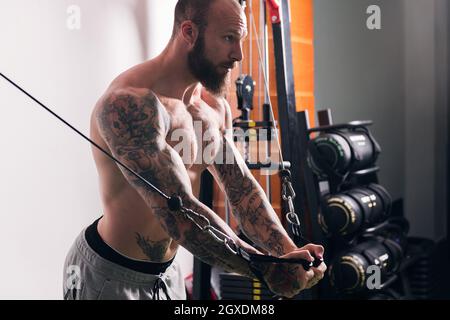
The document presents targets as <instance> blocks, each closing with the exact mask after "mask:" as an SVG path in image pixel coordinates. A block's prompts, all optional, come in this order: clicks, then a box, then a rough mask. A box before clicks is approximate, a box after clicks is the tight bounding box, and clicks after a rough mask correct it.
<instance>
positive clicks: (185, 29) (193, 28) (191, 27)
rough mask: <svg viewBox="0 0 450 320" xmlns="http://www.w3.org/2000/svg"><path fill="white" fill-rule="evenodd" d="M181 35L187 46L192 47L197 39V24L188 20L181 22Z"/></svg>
mask: <svg viewBox="0 0 450 320" xmlns="http://www.w3.org/2000/svg"><path fill="white" fill-rule="evenodd" d="M180 30H181V36H182V38H183V40H184V41H185V43H186V44H187V46H188V47H189V49H191V48H192V47H194V45H195V42H196V41H197V38H198V27H197V25H196V24H195V23H194V22H192V21H190V20H187V21H184V22H183V23H181V28H180Z"/></svg>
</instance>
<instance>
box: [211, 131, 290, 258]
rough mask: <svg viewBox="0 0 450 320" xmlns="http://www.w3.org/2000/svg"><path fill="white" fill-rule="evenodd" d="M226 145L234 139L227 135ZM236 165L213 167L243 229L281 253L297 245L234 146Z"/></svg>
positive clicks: (262, 243)
mask: <svg viewBox="0 0 450 320" xmlns="http://www.w3.org/2000/svg"><path fill="white" fill-rule="evenodd" d="M223 143H224V144H225V145H226V144H228V145H230V144H231V143H232V142H230V141H228V139H227V138H224V142H223ZM226 149H231V150H233V155H234V157H235V158H234V161H233V164H221V163H216V164H215V165H214V169H215V172H216V176H217V178H218V180H219V183H220V184H221V185H222V187H223V189H224V191H225V193H226V194H227V196H228V200H229V201H230V204H231V207H232V210H233V213H234V215H235V217H236V218H237V220H238V222H239V226H240V228H241V230H242V231H243V232H244V233H245V235H246V236H247V237H248V238H249V239H250V240H252V241H253V242H254V243H255V244H256V245H258V246H259V247H260V248H262V249H265V250H267V251H269V252H271V253H272V254H274V255H277V256H281V255H283V254H286V253H288V252H290V251H292V250H293V249H294V248H295V245H294V243H293V242H292V240H290V239H289V236H288V235H287V233H286V231H285V230H284V228H283V226H282V225H281V222H280V221H279V219H278V217H277V215H276V213H275V211H274V210H273V208H272V206H271V204H270V202H269V200H268V199H267V197H266V195H265V193H264V191H263V190H262V188H261V187H260V186H259V185H258V183H257V181H256V180H255V179H254V178H253V176H251V173H250V171H249V170H248V169H247V168H245V167H244V166H245V164H244V161H243V160H242V158H241V157H240V154H239V151H237V149H236V148H233V146H229V147H228V148H224V150H226Z"/></svg>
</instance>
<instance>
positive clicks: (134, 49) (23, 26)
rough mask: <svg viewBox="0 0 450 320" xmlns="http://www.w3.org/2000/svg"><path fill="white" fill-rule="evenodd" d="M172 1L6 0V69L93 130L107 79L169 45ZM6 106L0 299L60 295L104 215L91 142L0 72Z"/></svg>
mask: <svg viewBox="0 0 450 320" xmlns="http://www.w3.org/2000/svg"><path fill="white" fill-rule="evenodd" d="M175 2H176V1H175V0H170V1H167V0H165V1H160V0H148V1H144V0H95V1H88V0H72V1H67V0H39V1H38V0H3V1H0V39H1V42H0V72H2V73H4V74H5V75H7V76H9V77H11V78H12V79H13V80H15V81H17V82H18V83H19V84H20V85H22V86H23V87H24V88H26V89H27V90H29V92H30V93H32V94H33V95H35V96H36V97H37V98H38V99H40V100H41V101H42V102H43V103H45V104H47V105H48V106H49V107H50V108H53V110H54V111H55V112H56V113H58V114H59V115H61V116H62V117H63V118H66V120H68V121H69V122H71V123H72V124H73V125H74V126H75V127H77V128H79V129H80V130H81V131H82V132H84V133H86V134H87V133H88V132H89V116H90V112H91V109H92V107H93V106H94V104H95V102H96V101H97V99H98V98H99V97H100V95H101V94H102V93H103V91H104V90H105V89H106V87H107V85H108V84H109V82H110V81H111V80H112V79H113V78H114V77H115V76H116V75H118V74H119V73H121V72H122V71H124V70H125V69H127V68H129V67H131V66H132V65H134V64H137V63H140V62H142V61H144V60H146V59H148V58H149V57H151V56H154V55H155V54H157V53H158V52H159V51H160V50H161V49H162V48H163V47H164V45H165V44H166V42H167V40H168V39H169V37H170V34H171V31H172V20H173V19H172V11H173V7H174V4H175ZM69 5H77V6H79V7H80V9H81V29H80V30H69V29H68V28H67V24H66V22H67V19H68V17H69V15H68V14H67V12H66V11H67V8H68V7H69ZM156 5H157V6H158V9H157V10H156ZM0 106H1V111H2V113H1V114H2V117H1V118H2V120H3V121H2V122H1V125H0V135H1V139H0V150H1V151H0V152H1V157H0V168H1V172H2V178H1V180H0V253H1V258H0V261H1V263H0V299H60V298H61V297H62V272H63V269H62V267H63V262H64V258H65V254H66V252H67V250H68V249H69V247H70V245H71V244H72V242H73V240H74V239H75V237H76V236H77V235H78V233H79V232H80V231H81V229H82V228H84V227H85V226H87V225H88V224H90V223H91V222H92V221H93V220H94V219H95V218H97V217H99V216H100V215H101V205H100V201H99V196H98V191H97V190H98V189H97V186H98V185H97V172H96V170H95V167H94V162H93V159H92V157H91V150H90V145H89V144H88V143H87V142H85V141H84V140H82V139H81V138H80V137H78V136H77V135H75V134H74V133H73V132H72V131H70V130H69V129H68V128H66V127H65V126H63V125H62V124H60V123H59V122H58V121H57V120H56V119H55V118H53V117H51V116H50V115H49V114H48V113H47V112H46V111H44V110H43V109H41V108H40V107H39V106H38V105H36V104H35V103H34V102H32V101H31V100H30V99H29V98H27V97H25V96H24V95H23V94H21V93H20V92H18V91H17V90H16V89H15V88H13V87H12V86H11V85H9V84H8V83H6V82H5V81H4V80H2V79H0ZM186 256H187V257H189V255H186ZM182 258H183V259H187V260H186V263H184V265H185V266H186V270H185V272H186V273H187V272H189V268H190V266H191V263H190V262H189V259H188V258H184V255H183V257H182ZM183 262H185V261H183Z"/></svg>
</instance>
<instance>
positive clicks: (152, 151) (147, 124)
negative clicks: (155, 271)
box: [95, 90, 257, 276]
mask: <svg viewBox="0 0 450 320" xmlns="http://www.w3.org/2000/svg"><path fill="white" fill-rule="evenodd" d="M95 116H96V118H95V119H96V121H97V124H98V126H99V128H100V133H101V136H102V137H103V139H104V140H105V141H106V143H107V145H108V147H109V149H110V151H111V153H112V154H113V155H114V156H115V157H117V158H118V159H119V160H120V161H121V162H123V163H124V164H125V165H127V166H128V167H130V168H131V169H132V170H134V171H135V172H137V173H138V174H140V175H141V176H142V177H144V178H147V179H148V181H149V182H151V183H152V184H153V185H155V186H156V187H157V188H158V189H160V190H161V191H163V192H164V193H165V194H167V195H169V196H170V195H173V194H177V195H179V196H180V197H181V198H182V199H183V203H184V206H185V207H187V208H190V209H192V210H194V211H196V212H198V213H199V214H201V215H203V216H205V217H206V218H208V219H209V221H210V222H211V224H212V225H213V226H215V227H216V228H217V229H218V230H220V231H222V232H223V233H225V234H227V235H228V236H230V237H231V238H232V239H233V240H235V241H236V243H237V244H238V245H240V246H241V247H243V248H244V249H245V250H247V251H249V252H254V253H256V252H257V251H256V249H254V248H253V247H251V246H249V245H248V244H246V243H244V242H243V241H241V240H240V239H239V238H238V237H237V236H236V234H234V232H233V231H232V230H231V228H229V227H228V226H227V224H226V223H225V222H224V221H223V220H222V219H220V217H218V216H217V215H216V214H215V213H214V212H213V211H211V210H210V209H209V208H208V207H206V206H205V205H203V204H202V203H201V202H200V201H199V200H198V199H197V198H195V196H194V195H193V193H192V189H191V184H190V179H189V176H188V173H187V171H186V169H185V166H184V164H183V162H182V160H181V158H180V156H179V154H178V153H177V152H175V151H174V150H173V149H172V148H171V147H170V146H169V145H168V144H167V142H166V140H165V137H166V134H167V130H168V129H169V128H168V120H169V119H168V114H167V113H166V111H165V110H164V106H162V105H161V104H160V102H159V100H158V99H157V97H156V96H155V95H154V94H153V93H152V92H150V91H148V92H147V94H146V95H142V94H139V95H138V94H136V93H134V92H131V91H125V90H123V91H121V92H115V93H113V94H111V95H110V96H109V97H108V98H107V100H106V103H104V105H102V106H101V107H100V108H99V109H98V110H97V112H96V114H95ZM119 167H120V166H119ZM120 169H121V171H122V173H123V174H124V176H125V177H126V178H127V180H128V182H129V183H130V184H131V185H132V186H133V187H134V188H135V189H136V190H137V192H139V194H140V195H141V196H142V198H143V199H144V201H145V202H146V203H147V205H148V206H149V207H150V208H151V209H152V211H153V212H154V213H155V215H156V216H157V218H158V219H159V221H160V223H161V225H162V226H163V228H164V229H165V230H166V231H167V233H168V234H169V235H170V236H171V237H172V238H173V239H174V240H175V241H177V242H179V243H180V244H181V245H182V246H184V247H185V248H186V249H188V250H189V251H190V252H192V253H193V254H194V255H195V256H197V257H198V258H200V259H201V260H203V261H205V262H206V263H209V264H212V265H219V266H221V267H222V268H224V269H225V270H227V271H232V272H238V273H241V274H244V275H248V276H253V274H252V273H251V272H250V270H249V268H248V265H247V263H246V262H245V261H244V260H242V259H241V258H239V257H237V256H235V255H233V254H231V253H230V252H229V251H228V250H227V249H226V248H225V246H224V245H223V244H222V243H220V242H217V241H215V240H214V238H213V236H211V235H210V234H208V233H205V232H202V231H201V230H200V229H198V228H197V226H195V224H194V223H193V222H192V221H191V220H189V219H187V218H185V217H184V216H183V215H182V214H180V213H179V212H175V213H174V212H172V211H170V210H169V209H168V208H167V202H166V200H165V199H164V198H162V197H161V196H160V195H159V194H157V193H155V192H154V191H153V190H152V189H151V188H150V187H149V186H148V185H146V184H144V183H143V182H142V181H140V180H139V179H137V178H136V177H135V176H134V175H132V174H131V173H129V172H128V171H127V170H125V169H123V168H122V167H120Z"/></svg>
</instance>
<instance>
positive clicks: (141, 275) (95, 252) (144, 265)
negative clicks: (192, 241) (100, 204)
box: [76, 218, 174, 282]
mask: <svg viewBox="0 0 450 320" xmlns="http://www.w3.org/2000/svg"><path fill="white" fill-rule="evenodd" d="M100 219H101V218H99V219H97V220H96V221H95V222H94V223H93V224H92V225H90V226H89V227H87V228H86V229H85V230H83V232H82V233H81V234H80V236H79V237H78V239H77V241H76V246H77V248H78V250H79V251H80V252H81V253H82V254H83V256H84V257H85V258H86V260H87V261H88V262H89V263H90V264H91V265H93V266H94V267H96V268H97V269H99V270H102V271H103V272H105V273H108V275H110V276H113V275H115V276H116V277H119V278H124V279H127V280H133V281H138V282H140V281H149V280H154V279H155V275H156V276H158V275H162V274H163V273H167V272H168V271H169V269H171V267H172V266H173V260H174V259H172V260H170V261H168V262H164V263H155V262H149V261H148V262H147V261H141V260H133V259H130V258H128V257H126V256H124V255H122V254H120V253H119V252H117V251H115V250H114V249H112V248H111V247H110V246H108V245H107V244H106V243H105V242H104V241H103V239H102V238H101V237H100V234H99V233H98V231H97V225H98V221H99V220H100Z"/></svg>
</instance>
